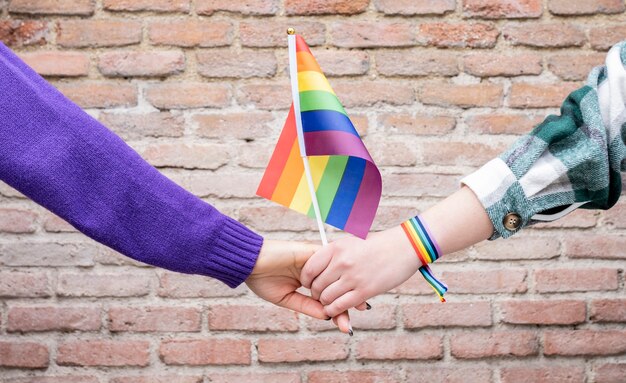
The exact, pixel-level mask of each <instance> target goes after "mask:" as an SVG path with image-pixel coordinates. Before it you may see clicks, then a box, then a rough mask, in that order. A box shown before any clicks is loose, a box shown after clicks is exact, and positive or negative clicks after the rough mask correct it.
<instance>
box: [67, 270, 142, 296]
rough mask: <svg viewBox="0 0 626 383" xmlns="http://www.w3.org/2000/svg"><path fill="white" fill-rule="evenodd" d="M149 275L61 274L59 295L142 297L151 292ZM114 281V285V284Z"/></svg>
mask: <svg viewBox="0 0 626 383" xmlns="http://www.w3.org/2000/svg"><path fill="white" fill-rule="evenodd" d="M150 279H151V278H150V276H149V274H139V273H134V274H94V273H85V274H70V273H62V274H59V280H58V285H57V294H59V295H61V296H65V297H141V296H145V295H148V293H149V292H150ZM112 281H114V283H113V282H112Z"/></svg>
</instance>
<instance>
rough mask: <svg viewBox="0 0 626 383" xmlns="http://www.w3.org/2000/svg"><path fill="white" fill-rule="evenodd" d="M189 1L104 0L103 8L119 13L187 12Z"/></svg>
mask: <svg viewBox="0 0 626 383" xmlns="http://www.w3.org/2000/svg"><path fill="white" fill-rule="evenodd" d="M189 2H190V1H189V0H104V1H103V7H104V9H106V10H109V11H121V12H142V11H150V12H184V13H188V12H189V8H190V7H189Z"/></svg>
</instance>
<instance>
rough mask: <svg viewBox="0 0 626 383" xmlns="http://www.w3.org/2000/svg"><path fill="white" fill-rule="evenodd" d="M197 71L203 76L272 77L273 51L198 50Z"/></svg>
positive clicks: (274, 58)
mask: <svg viewBox="0 0 626 383" xmlns="http://www.w3.org/2000/svg"><path fill="white" fill-rule="evenodd" d="M196 56H197V59H198V73H200V74H201V75H202V76H204V77H209V78H211V77H226V78H250V77H273V76H274V75H275V74H276V66H277V65H276V56H275V55H274V53H273V52H264V51H251V50H244V51H241V52H232V51H230V50H211V51H206V52H198V53H197V54H196Z"/></svg>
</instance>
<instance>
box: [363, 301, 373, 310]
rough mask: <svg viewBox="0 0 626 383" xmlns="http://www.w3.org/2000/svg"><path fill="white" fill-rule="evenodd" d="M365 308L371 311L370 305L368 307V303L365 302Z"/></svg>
mask: <svg viewBox="0 0 626 383" xmlns="http://www.w3.org/2000/svg"><path fill="white" fill-rule="evenodd" d="M365 308H366V309H368V310H371V309H372V305H370V304H369V303H367V302H365Z"/></svg>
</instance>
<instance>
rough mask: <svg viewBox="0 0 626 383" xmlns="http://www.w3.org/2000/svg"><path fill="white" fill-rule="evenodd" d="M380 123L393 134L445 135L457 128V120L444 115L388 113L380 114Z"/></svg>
mask: <svg viewBox="0 0 626 383" xmlns="http://www.w3.org/2000/svg"><path fill="white" fill-rule="evenodd" d="M378 124H379V125H380V126H382V127H384V128H385V130H387V131H389V132H390V133H393V134H410V135H416V136H430V135H432V136H443V135H445V134H447V133H450V132H451V131H452V130H453V129H454V128H455V126H456V120H455V119H454V118H453V117H448V116H444V115H441V116H440V115H430V114H417V115H413V114H408V113H387V114H379V117H378Z"/></svg>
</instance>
